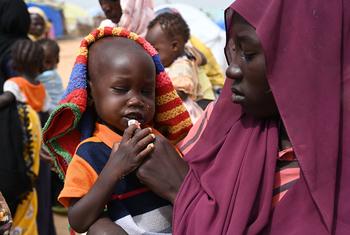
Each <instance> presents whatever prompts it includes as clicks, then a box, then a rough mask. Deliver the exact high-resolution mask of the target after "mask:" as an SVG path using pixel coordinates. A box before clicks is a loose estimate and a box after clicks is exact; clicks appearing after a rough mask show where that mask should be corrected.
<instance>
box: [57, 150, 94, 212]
mask: <svg viewBox="0 0 350 235" xmlns="http://www.w3.org/2000/svg"><path fill="white" fill-rule="evenodd" d="M97 177H98V175H97V174H96V172H95V171H94V169H93V168H92V167H91V166H90V165H89V163H87V162H86V161H85V160H84V159H82V158H81V157H79V156H78V155H75V156H74V157H73V159H72V161H71V163H70V164H69V166H68V169H67V175H66V179H65V181H64V187H63V189H62V191H61V193H60V195H59V196H58V201H59V202H60V203H61V204H62V205H63V206H64V207H69V201H70V199H71V198H81V197H83V196H84V195H85V194H87V192H89V190H90V188H91V187H92V185H93V184H94V183H95V182H96V180H97Z"/></svg>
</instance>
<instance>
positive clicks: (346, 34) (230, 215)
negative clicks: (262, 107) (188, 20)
mask: <svg viewBox="0 0 350 235" xmlns="http://www.w3.org/2000/svg"><path fill="white" fill-rule="evenodd" d="M234 12H237V13H239V14H240V15H241V16H242V17H244V18H245V19H246V20H247V21H248V22H249V23H250V24H251V25H252V26H253V27H255V28H256V32H257V34H258V36H259V38H260V41H261V43H262V46H263V49H264V52H265V57H266V66H267V78H268V82H269V84H270V87H271V90H272V93H273V95H274V97H275V100H276V103H277V106H278V109H279V112H280V115H281V118H282V120H283V123H284V125H285V127H286V130H287V132H288V135H289V137H290V140H291V142H292V145H293V147H294V151H295V153H296V156H297V159H298V161H299V164H300V168H301V175H300V179H299V180H298V182H297V183H296V184H295V185H294V186H293V187H292V188H290V189H289V191H288V192H287V194H286V195H285V196H284V197H283V199H282V200H281V201H280V202H279V203H278V204H277V205H276V206H275V208H274V209H272V189H273V181H274V171H275V164H276V160H277V152H278V131H277V127H276V126H277V125H276V122H275V121H273V120H257V119H255V118H253V117H250V116H248V115H244V114H242V112H241V110H240V107H239V106H238V105H236V104H233V103H232V101H231V92H230V90H229V89H230V86H231V84H232V81H226V84H225V88H224V92H223V94H222V96H221V97H220V99H219V100H218V103H217V105H216V106H215V107H214V110H213V114H212V116H211V118H210V119H209V121H208V124H207V127H206V130H205V131H204V132H203V134H202V136H201V138H200V140H199V141H198V142H197V144H196V145H195V146H194V147H193V148H192V149H191V150H190V152H189V153H188V154H187V155H186V156H185V159H186V160H187V161H188V163H189V166H190V172H189V174H188V175H187V177H186V179H185V181H184V183H183V185H182V187H181V189H180V191H179V193H178V196H177V198H176V201H175V207H174V221H173V222H174V224H173V227H174V234H233V235H236V234H284V235H285V234H318V235H319V234H321V235H323V234H350V201H349V200H350V199H349V196H350V170H349V168H350V1H348V0H339V1H327V2H321V1H319V0H308V1H305V0H284V1H281V0H237V1H235V2H234V3H233V4H232V5H231V6H230V8H229V9H227V11H226V20H227V22H226V25H230V24H231V21H232V16H233V14H234Z"/></svg>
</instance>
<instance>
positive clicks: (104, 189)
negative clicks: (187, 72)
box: [43, 27, 192, 234]
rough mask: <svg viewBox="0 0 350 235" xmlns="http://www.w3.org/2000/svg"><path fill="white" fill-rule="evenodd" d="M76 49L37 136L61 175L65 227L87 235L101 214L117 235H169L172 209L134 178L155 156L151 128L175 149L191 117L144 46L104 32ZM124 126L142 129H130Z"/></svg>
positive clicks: (129, 36) (121, 33) (132, 37)
mask: <svg viewBox="0 0 350 235" xmlns="http://www.w3.org/2000/svg"><path fill="white" fill-rule="evenodd" d="M101 35H102V36H101ZM81 45H82V46H81V48H80V51H81V54H80V55H79V56H78V57H77V60H76V63H75V66H74V69H73V72H72V75H71V80H70V83H69V85H68V88H67V91H66V93H65V96H64V99H63V100H62V101H61V105H60V106H58V108H57V109H56V110H55V111H54V112H53V113H52V114H51V117H50V119H49V121H48V123H47V124H46V127H45V131H44V135H43V137H44V143H45V144H46V145H47V147H48V149H49V150H50V151H51V153H52V155H53V156H55V161H56V164H57V166H59V169H58V170H59V171H60V172H61V174H63V175H64V174H65V171H67V174H66V178H65V186H64V189H63V190H62V192H61V194H60V196H59V201H60V202H61V203H62V204H63V205H65V206H66V207H68V208H69V209H68V218H69V221H70V225H71V226H72V228H73V229H75V230H76V231H77V232H86V231H87V230H88V229H89V228H90V227H91V225H92V224H94V223H95V222H96V220H97V219H98V218H99V217H100V216H101V215H102V214H103V211H104V209H106V211H107V215H108V217H109V218H110V219H111V220H112V221H114V222H115V223H116V224H113V226H114V228H116V229H117V230H119V231H120V234H125V232H126V233H128V234H148V233H152V234H157V233H161V234H167V233H171V218H172V207H171V205H170V203H169V202H168V201H165V200H163V199H162V198H160V197H158V196H156V194H154V193H153V192H151V191H149V190H148V189H147V188H146V187H145V186H144V185H142V184H141V183H140V182H139V180H138V179H137V177H136V175H135V173H134V172H133V171H134V170H135V169H136V168H137V167H138V165H139V164H140V163H141V162H142V161H143V159H144V158H145V157H147V155H148V154H150V153H151V152H152V151H153V149H154V145H153V141H154V140H155V138H156V137H155V134H157V131H156V130H155V129H153V128H150V126H151V125H152V126H154V127H156V128H157V129H159V130H160V131H161V133H162V134H164V135H165V136H166V137H167V138H169V140H171V141H172V142H173V143H176V142H177V141H178V140H180V139H181V138H183V137H184V136H185V135H186V134H187V132H188V130H189V129H190V128H191V126H192V123H191V120H190V117H189V114H188V113H187V111H186V109H185V107H184V106H183V105H182V101H181V99H180V97H178V96H177V94H176V91H175V89H174V88H173V86H172V84H171V81H170V79H169V78H168V77H167V75H166V73H165V72H164V68H163V67H162V65H161V63H160V61H159V57H158V55H157V53H156V51H155V50H154V48H153V47H152V46H151V45H150V44H149V43H148V42H146V41H145V40H144V39H143V38H141V37H138V36H137V35H136V34H133V33H129V32H128V31H126V30H124V29H122V28H108V27H106V28H100V29H98V30H96V31H94V32H93V33H92V34H90V35H89V36H87V37H86V38H85V39H84V40H83V41H82V43H81ZM87 86H88V89H87ZM87 97H89V99H90V100H89V101H88V98H87ZM80 118H81V119H80ZM130 120H136V121H137V122H138V123H139V124H140V127H138V126H137V125H131V126H129V127H128V122H129V121H130ZM78 127H79V128H78ZM81 140H83V141H82V142H80V141H81ZM73 155H74V156H73ZM67 156H68V157H69V156H70V159H72V160H71V161H70V160H69V159H68V158H67ZM72 156H73V157H72ZM71 157H72V158H71ZM67 165H68V169H67Z"/></svg>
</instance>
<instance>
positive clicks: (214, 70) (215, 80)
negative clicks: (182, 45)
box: [190, 35, 225, 88]
mask: <svg viewBox="0 0 350 235" xmlns="http://www.w3.org/2000/svg"><path fill="white" fill-rule="evenodd" d="M190 42H191V44H192V46H194V47H195V48H197V49H198V50H199V51H200V52H202V53H203V54H204V56H205V57H206V58H207V64H206V65H204V66H201V67H203V68H204V71H205V73H206V75H207V76H208V78H209V80H210V82H211V84H212V85H213V86H214V87H219V88H222V87H223V86H224V82H225V77H224V74H223V72H222V70H221V68H220V65H219V64H218V63H217V62H216V59H215V57H214V55H213V53H212V52H211V50H210V49H209V48H208V47H207V46H206V45H205V44H204V43H203V42H201V41H200V40H199V39H198V38H196V37H195V36H193V35H191V38H190Z"/></svg>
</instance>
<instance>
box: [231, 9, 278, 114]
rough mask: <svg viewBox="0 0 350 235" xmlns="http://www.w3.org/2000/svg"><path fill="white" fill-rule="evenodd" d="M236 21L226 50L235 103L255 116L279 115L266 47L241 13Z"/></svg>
mask: <svg viewBox="0 0 350 235" xmlns="http://www.w3.org/2000/svg"><path fill="white" fill-rule="evenodd" d="M232 18H233V19H232V23H231V27H230V29H229V39H228V42H227V45H226V48H225V54H226V59H227V62H228V64H229V67H228V68H227V70H226V76H227V78H230V79H233V80H234V82H233V85H232V87H231V90H232V93H233V95H232V100H233V102H234V103H237V104H240V105H241V106H242V108H243V110H244V112H245V113H248V114H251V115H253V116H255V117H258V118H270V117H274V116H277V115H278V109H277V106H276V103H275V100H274V98H273V95H272V92H271V90H270V87H269V84H268V82H267V78H266V67H265V56H264V52H263V48H262V45H261V43H260V40H259V38H258V36H257V34H256V32H255V29H254V28H253V27H252V26H251V25H250V24H249V23H248V22H247V21H245V20H244V19H243V18H242V17H241V16H240V15H238V14H237V13H235V14H234V16H233V17H232Z"/></svg>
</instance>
